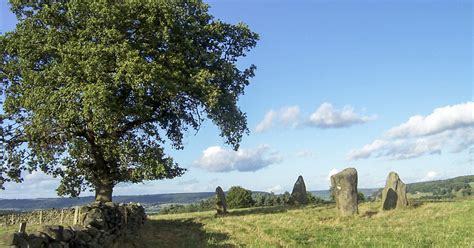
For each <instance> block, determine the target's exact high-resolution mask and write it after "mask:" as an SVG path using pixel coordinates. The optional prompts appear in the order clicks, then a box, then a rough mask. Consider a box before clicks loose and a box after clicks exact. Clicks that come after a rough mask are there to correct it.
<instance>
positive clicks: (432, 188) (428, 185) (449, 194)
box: [407, 176, 474, 198]
mask: <svg viewBox="0 0 474 248" xmlns="http://www.w3.org/2000/svg"><path fill="white" fill-rule="evenodd" d="M471 182H474V176H462V177H456V178H451V179H447V180H438V181H431V182H420V183H411V184H408V185H407V192H408V193H411V194H416V193H418V192H422V193H432V194H433V196H432V197H435V198H436V197H438V198H454V197H456V194H457V193H458V194H460V195H462V196H468V195H471V194H472V188H471V185H470V184H469V183H471ZM427 197H428V198H432V197H431V196H425V198H427Z"/></svg>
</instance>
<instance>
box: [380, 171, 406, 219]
mask: <svg viewBox="0 0 474 248" xmlns="http://www.w3.org/2000/svg"><path fill="white" fill-rule="evenodd" d="M406 206H408V199H407V186H406V184H405V183H403V182H402V180H401V179H400V177H399V176H398V174H397V173H395V172H390V173H389V174H388V177H387V182H386V183H385V188H384V189H383V191H382V209H384V210H390V209H394V208H402V207H406Z"/></svg>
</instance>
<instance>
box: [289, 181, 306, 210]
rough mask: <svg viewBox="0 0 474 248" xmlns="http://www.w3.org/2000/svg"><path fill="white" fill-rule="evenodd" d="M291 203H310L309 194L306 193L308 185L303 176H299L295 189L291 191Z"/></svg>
mask: <svg viewBox="0 0 474 248" xmlns="http://www.w3.org/2000/svg"><path fill="white" fill-rule="evenodd" d="M290 203H291V204H294V205H306V204H308V196H307V195H306V185H305V184H304V180H303V177H302V176H299V177H298V180H296V183H295V186H293V191H292V192H291V198H290Z"/></svg>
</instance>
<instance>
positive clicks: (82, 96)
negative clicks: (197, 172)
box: [0, 0, 258, 197]
mask: <svg viewBox="0 0 474 248" xmlns="http://www.w3.org/2000/svg"><path fill="white" fill-rule="evenodd" d="M11 5H12V10H13V12H14V13H15V14H16V15H17V18H18V25H17V26H16V29H15V30H14V31H12V32H7V33H5V34H4V35H1V36H0V65H1V67H0V82H1V91H2V94H3V97H4V99H5V102H4V104H3V110H4V112H5V114H4V116H2V119H3V120H5V123H4V125H3V126H2V129H1V130H2V131H3V132H5V138H6V140H5V142H6V154H5V157H6V161H7V163H6V166H3V167H0V187H3V183H4V182H8V181H14V182H21V181H22V172H23V171H29V172H31V171H34V170H41V171H44V172H45V173H47V174H50V175H53V176H56V177H61V178H62V180H61V185H60V186H59V187H58V189H57V190H58V194H59V195H69V196H78V195H79V194H80V193H81V192H82V191H83V190H85V189H86V188H87V187H94V188H96V193H98V194H99V195H101V194H103V195H105V196H110V197H111V195H112V188H113V186H114V185H116V184H117V183H120V182H131V183H138V182H142V181H146V180H157V179H164V178H174V177H176V176H180V175H182V174H183V173H184V171H185V169H183V168H181V167H179V166H178V164H176V163H175V162H174V161H173V159H172V158H171V157H169V156H167V154H166V152H165V151H164V148H163V146H164V143H165V141H166V142H169V144H170V145H171V147H172V148H174V149H183V136H184V134H185V133H186V132H187V131H188V130H189V129H193V130H199V128H200V124H201V123H202V121H204V119H205V118H208V119H210V120H211V121H212V122H213V123H214V124H215V125H216V126H217V127H218V128H219V129H220V131H221V133H220V135H221V136H222V137H223V138H225V142H226V143H228V144H229V145H231V146H232V147H233V148H234V149H237V148H238V146H239V143H240V141H241V138H242V135H243V134H244V133H246V132H248V129H247V123H246V115H245V113H243V112H242V111H241V110H240V109H239V108H238V106H237V101H238V99H239V96H240V95H242V94H243V93H244V89H245V87H246V86H247V85H248V84H249V79H250V78H251V77H253V76H254V70H255V68H256V67H255V66H254V65H251V66H250V67H249V68H247V69H243V70H241V69H239V68H238V67H237V65H236V62H237V60H238V58H240V57H242V56H245V53H246V52H248V51H249V50H250V49H251V48H253V47H254V46H255V45H256V41H257V39H258V35H257V34H256V33H254V32H252V31H251V30H250V29H249V28H248V27H247V26H246V25H245V24H242V23H239V24H237V25H231V24H227V23H224V22H222V21H220V20H215V19H214V18H213V16H211V15H210V14H209V13H208V6H207V5H205V4H203V3H202V2H200V1H118V2H116V1H43V0H40V1H19V0H12V1H11Z"/></svg>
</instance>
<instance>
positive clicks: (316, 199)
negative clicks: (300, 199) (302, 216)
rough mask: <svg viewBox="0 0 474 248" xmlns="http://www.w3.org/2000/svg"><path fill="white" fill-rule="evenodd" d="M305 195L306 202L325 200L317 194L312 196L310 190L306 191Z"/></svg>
mask: <svg viewBox="0 0 474 248" xmlns="http://www.w3.org/2000/svg"><path fill="white" fill-rule="evenodd" d="M306 196H307V197H308V203H310V204H322V203H325V201H324V200H323V199H322V198H320V197H317V196H314V195H313V194H312V193H311V192H309V191H307V192H306Z"/></svg>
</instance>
